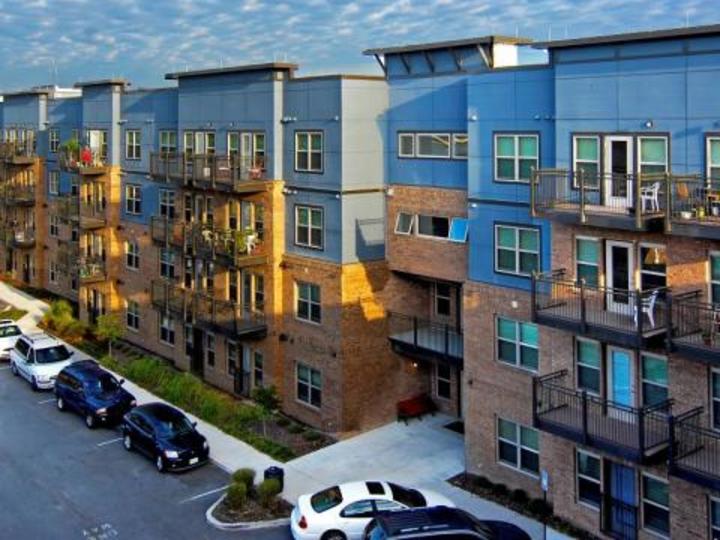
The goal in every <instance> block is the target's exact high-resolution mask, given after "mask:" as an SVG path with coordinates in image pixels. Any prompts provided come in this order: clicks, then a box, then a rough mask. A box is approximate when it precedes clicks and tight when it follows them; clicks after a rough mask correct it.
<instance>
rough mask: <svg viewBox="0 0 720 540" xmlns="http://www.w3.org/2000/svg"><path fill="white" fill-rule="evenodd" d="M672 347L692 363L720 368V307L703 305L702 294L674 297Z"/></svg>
mask: <svg viewBox="0 0 720 540" xmlns="http://www.w3.org/2000/svg"><path fill="white" fill-rule="evenodd" d="M672 344H673V347H674V348H675V349H676V350H677V351H678V352H680V353H681V354H683V355H685V356H686V357H687V358H689V359H692V360H698V361H701V362H705V363H708V364H712V365H715V366H718V367H720V305H715V304H709V303H706V302H703V301H702V291H692V292H688V293H684V294H678V295H673V299H672Z"/></svg>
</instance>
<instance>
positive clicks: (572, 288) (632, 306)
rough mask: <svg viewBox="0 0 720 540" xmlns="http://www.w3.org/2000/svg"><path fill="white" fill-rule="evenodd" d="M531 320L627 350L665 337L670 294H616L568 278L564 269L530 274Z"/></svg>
mask: <svg viewBox="0 0 720 540" xmlns="http://www.w3.org/2000/svg"><path fill="white" fill-rule="evenodd" d="M531 289H532V294H531V296H532V311H533V319H534V320H535V321H536V322H539V323H541V324H546V325H549V326H557V327H561V328H565V329H568V330H572V331H575V332H577V333H582V334H589V335H596V336H597V337H598V338H601V339H608V340H615V341H618V342H620V343H624V344H628V345H640V344H642V342H643V339H645V338H648V337H653V336H656V335H660V334H663V333H664V332H666V330H667V326H668V321H669V317H670V310H669V307H670V302H671V298H670V292H669V289H667V288H665V287H662V288H656V289H651V290H645V291H641V290H634V291H629V290H625V289H617V288H611V287H601V286H597V285H588V284H586V282H585V281H584V280H582V279H581V280H579V281H575V280H571V279H568V278H567V272H566V270H564V269H560V270H554V271H552V272H547V273H543V274H535V275H533V278H532V282H531Z"/></svg>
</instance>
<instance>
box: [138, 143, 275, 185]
mask: <svg viewBox="0 0 720 540" xmlns="http://www.w3.org/2000/svg"><path fill="white" fill-rule="evenodd" d="M267 160H268V156H267V154H266V155H264V156H254V157H241V156H238V155H229V156H228V155H226V156H223V155H218V154H202V155H199V154H186V153H177V152H153V153H152V154H150V174H151V176H152V177H153V178H154V179H155V180H158V181H161V182H175V183H178V184H180V185H183V186H195V187H198V188H202V189H216V190H223V191H234V192H240V193H242V192H247V191H257V190H259V189H262V186H261V184H258V183H261V182H263V181H264V180H266V179H267V177H266V163H267Z"/></svg>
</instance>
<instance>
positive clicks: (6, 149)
mask: <svg viewBox="0 0 720 540" xmlns="http://www.w3.org/2000/svg"><path fill="white" fill-rule="evenodd" d="M35 155H36V149H35V139H29V140H25V141H2V142H0V159H12V158H15V157H21V158H33V157H35Z"/></svg>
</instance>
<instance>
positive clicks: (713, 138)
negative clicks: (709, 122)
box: [705, 133, 720, 503]
mask: <svg viewBox="0 0 720 540" xmlns="http://www.w3.org/2000/svg"><path fill="white" fill-rule="evenodd" d="M713 142H717V143H718V144H720V133H706V134H705V177H706V178H710V179H718V180H720V163H717V164H715V165H713V162H712V143H713ZM713 169H718V174H717V176H716V177H715V178H713V175H712V170H713ZM718 501H719V503H720V499H718Z"/></svg>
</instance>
